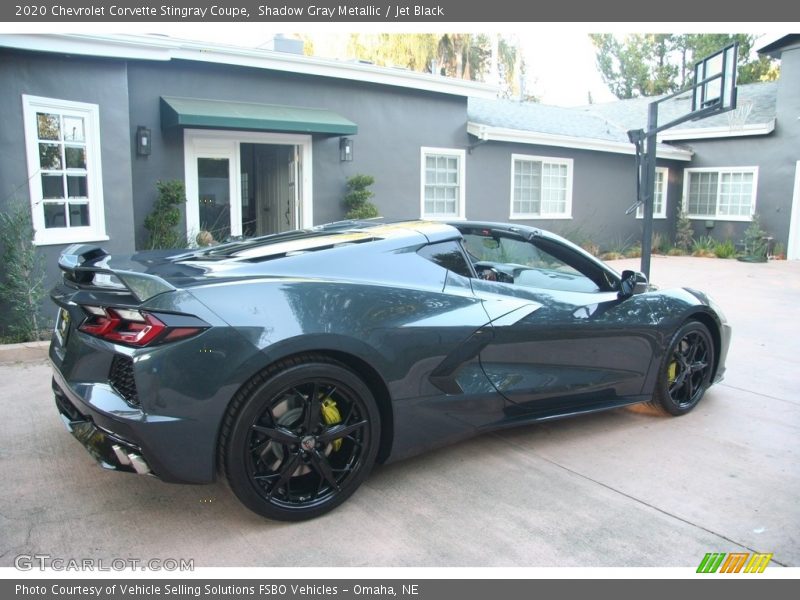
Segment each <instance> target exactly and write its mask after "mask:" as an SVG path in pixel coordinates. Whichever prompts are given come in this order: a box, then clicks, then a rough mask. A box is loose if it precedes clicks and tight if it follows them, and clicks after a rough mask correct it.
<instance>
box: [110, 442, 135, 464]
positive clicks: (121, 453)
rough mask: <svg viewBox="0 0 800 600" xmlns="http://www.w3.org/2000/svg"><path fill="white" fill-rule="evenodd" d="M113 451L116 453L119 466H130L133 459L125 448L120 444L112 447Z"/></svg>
mask: <svg viewBox="0 0 800 600" xmlns="http://www.w3.org/2000/svg"><path fill="white" fill-rule="evenodd" d="M111 449H112V450H113V451H114V456H116V457H117V460H118V461H119V464H121V465H130V464H131V459H130V457H128V453H127V452H126V451H125V448H123V447H122V446H120V445H119V444H114V445H113V446H111Z"/></svg>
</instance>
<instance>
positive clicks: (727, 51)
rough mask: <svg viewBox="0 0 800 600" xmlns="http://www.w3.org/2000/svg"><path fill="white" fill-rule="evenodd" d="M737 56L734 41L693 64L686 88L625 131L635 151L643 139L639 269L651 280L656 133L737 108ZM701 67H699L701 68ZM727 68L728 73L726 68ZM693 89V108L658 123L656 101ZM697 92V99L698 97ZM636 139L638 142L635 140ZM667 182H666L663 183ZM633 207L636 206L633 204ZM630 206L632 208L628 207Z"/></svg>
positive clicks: (649, 110)
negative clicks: (715, 92) (715, 66)
mask: <svg viewBox="0 0 800 600" xmlns="http://www.w3.org/2000/svg"><path fill="white" fill-rule="evenodd" d="M738 55H739V44H738V42H737V43H733V44H730V45H728V46H726V47H725V48H723V49H722V50H720V51H718V52H715V53H714V54H711V55H709V56H707V57H706V58H704V59H703V60H701V61H699V62H698V63H697V64H695V81H694V82H693V83H692V85H690V86H689V87H687V88H686V89H683V90H680V91H678V92H675V93H673V94H669V95H668V96H664V97H662V98H660V99H658V100H655V101H653V102H651V103H650V104H648V106H647V130H646V131H642V130H641V129H640V130H631V131H629V132H628V139H630V141H631V142H633V143H636V144H637V153H638V148H639V144H640V143H641V139H642V137H644V140H645V151H644V162H643V163H642V168H641V173H637V174H636V176H637V177H638V178H639V181H640V182H641V185H640V186H639V197H638V198H637V202H640V203H641V205H642V209H643V211H642V212H643V215H642V258H641V264H640V267H639V268H640V269H641V272H642V274H643V275H645V277H647V281H648V282H649V281H650V255H651V254H652V251H653V207H654V201H655V189H656V161H657V159H658V157H657V146H658V141H657V137H658V133H659V132H660V131H664V130H665V129H669V128H671V127H674V126H676V125H679V124H681V123H685V122H686V121H697V120H699V119H704V118H706V117H710V116H711V115H715V114H719V113H722V112H727V111H730V110H735V109H736V95H737V94H736V65H737V57H738ZM717 56H720V57H721V59H722V60H721V69H720V70H719V72H716V73H714V74H712V75H710V76H708V74H707V71H706V64H707V63H708V62H709V61H711V60H712V59H714V58H715V57H717ZM701 67H702V70H701ZM728 69H730V71H731V72H730V73H729V74H728V73H727V70H728ZM717 81H719V83H718V88H719V96H718V97H711V98H708V97H707V96H708V95H709V90H708V89H707V86H708V85H709V84H711V83H712V82H717ZM727 90H729V92H728V93H729V98H727V101H726V97H725V92H726V91H727ZM689 92H692V94H693V96H692V111H691V112H689V113H688V114H685V115H683V116H680V117H678V118H676V119H674V120H672V121H670V122H669V123H666V124H664V125H662V126H661V127H659V126H658V106H659V104H661V103H663V102H665V101H667V100H671V99H672V98H676V97H678V96H681V95H683V94H687V93H689ZM698 93H699V101H698V99H697V97H698ZM636 140H639V141H636ZM668 184H669V182H667V181H665V182H664V185H665V186H666V185H668ZM634 206H635V205H634ZM631 208H633V207H631Z"/></svg>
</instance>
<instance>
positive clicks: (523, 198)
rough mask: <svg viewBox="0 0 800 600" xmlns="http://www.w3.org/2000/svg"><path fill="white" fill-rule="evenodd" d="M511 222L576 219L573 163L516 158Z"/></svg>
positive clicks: (516, 156) (557, 160)
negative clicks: (573, 216)
mask: <svg viewBox="0 0 800 600" xmlns="http://www.w3.org/2000/svg"><path fill="white" fill-rule="evenodd" d="M511 161H512V168H511V218H512V219H529V218H565V217H570V216H572V215H571V213H572V160H571V159H563V158H543V157H537V156H525V155H520V154H514V155H512V159H511Z"/></svg>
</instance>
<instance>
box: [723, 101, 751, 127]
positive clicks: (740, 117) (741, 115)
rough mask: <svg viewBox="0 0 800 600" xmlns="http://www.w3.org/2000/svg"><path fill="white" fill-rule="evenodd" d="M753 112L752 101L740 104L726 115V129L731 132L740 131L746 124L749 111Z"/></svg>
mask: <svg viewBox="0 0 800 600" xmlns="http://www.w3.org/2000/svg"><path fill="white" fill-rule="evenodd" d="M751 110H753V101H752V100H748V101H746V102H742V103H740V104H739V106H737V107H736V108H734V109H733V110H732V111H730V112H729V113H728V127H730V130H731V131H741V130H742V129H744V125H745V123H746V122H747V117H748V116H750V111H751Z"/></svg>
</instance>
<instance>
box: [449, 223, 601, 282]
mask: <svg viewBox="0 0 800 600" xmlns="http://www.w3.org/2000/svg"><path fill="white" fill-rule="evenodd" d="M464 243H465V246H466V249H467V252H468V253H469V255H470V257H471V258H472V259H473V266H474V267H475V270H476V271H477V273H478V276H479V277H480V278H481V279H488V280H490V281H498V282H501V283H513V284H515V285H520V286H525V287H531V288H540V289H548V290H561V291H573V292H597V291H599V290H600V289H601V286H599V285H598V282H596V281H594V279H593V278H591V277H589V276H587V274H586V273H585V272H583V270H582V269H580V268H579V267H577V265H576V264H573V263H572V261H570V260H569V259H568V257H567V256H566V252H564V253H561V254H563V256H562V255H560V254H559V252H558V251H557V250H558V249H557V248H556V247H548V245H547V243H546V242H544V241H543V240H536V241H535V242H532V241H529V240H524V239H518V238H516V237H511V236H502V235H494V236H487V235H482V234H476V233H465V234H464ZM570 258H572V257H570ZM601 283H602V282H601Z"/></svg>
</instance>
